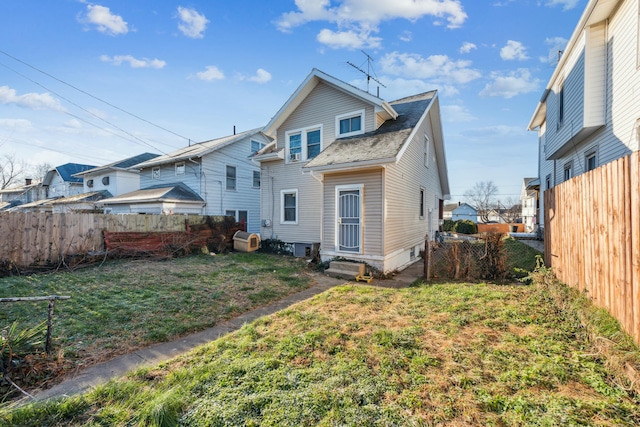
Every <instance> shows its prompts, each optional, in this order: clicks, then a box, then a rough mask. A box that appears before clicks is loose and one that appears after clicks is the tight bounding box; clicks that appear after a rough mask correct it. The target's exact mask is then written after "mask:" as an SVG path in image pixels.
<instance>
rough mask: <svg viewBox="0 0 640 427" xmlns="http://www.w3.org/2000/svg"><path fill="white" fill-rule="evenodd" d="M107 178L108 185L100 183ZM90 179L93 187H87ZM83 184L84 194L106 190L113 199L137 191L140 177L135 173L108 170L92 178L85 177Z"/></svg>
mask: <svg viewBox="0 0 640 427" xmlns="http://www.w3.org/2000/svg"><path fill="white" fill-rule="evenodd" d="M107 177H108V178H109V184H108V185H104V184H103V183H102V179H103V178H107ZM90 179H92V180H93V187H89V186H88V185H87V181H89V180H90ZM83 184H84V192H85V193H90V192H92V191H102V190H106V191H108V192H109V193H111V195H112V196H114V197H115V196H119V195H121V194H125V193H130V192H132V191H136V190H139V189H140V175H139V174H138V173H136V172H127V171H123V170H110V171H105V172H104V173H100V174H96V175H92V176H85V177H84V179H83Z"/></svg>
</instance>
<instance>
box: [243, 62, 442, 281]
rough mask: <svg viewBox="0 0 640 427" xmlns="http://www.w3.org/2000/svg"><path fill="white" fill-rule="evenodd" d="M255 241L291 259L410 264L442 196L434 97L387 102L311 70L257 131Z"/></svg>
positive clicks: (435, 219) (435, 220)
mask: <svg viewBox="0 0 640 427" xmlns="http://www.w3.org/2000/svg"><path fill="white" fill-rule="evenodd" d="M264 132H265V133H266V134H267V135H270V136H273V137H274V138H276V141H274V143H272V144H271V145H269V146H268V147H266V148H265V149H264V150H262V151H261V152H260V153H259V154H258V155H257V156H256V161H259V162H260V163H261V173H262V187H261V212H262V229H261V234H262V236H263V238H265V239H266V238H272V239H278V240H280V241H282V242H284V243H288V244H291V245H292V247H293V249H294V253H295V254H296V255H307V254H309V253H311V252H312V251H313V249H315V248H316V247H318V246H319V248H320V256H321V258H322V259H323V260H331V259H333V258H336V257H342V258H348V259H351V260H357V261H361V262H367V263H368V264H370V265H373V266H375V267H376V268H378V269H380V270H382V271H385V272H388V271H393V270H395V269H399V268H402V267H404V266H406V265H408V264H409V263H411V262H412V261H413V260H415V259H416V256H417V255H418V253H419V251H420V249H421V248H423V247H424V240H425V238H426V237H430V238H433V236H434V232H435V231H437V230H438V229H439V225H440V220H441V219H442V214H443V200H444V199H449V192H450V191H449V180H448V175H447V165H446V161H445V152H444V143H443V137H442V127H441V122H440V107H439V100H438V96H437V92H436V91H433V92H427V93H423V94H419V95H415V96H411V97H407V98H403V99H400V100H397V101H394V102H386V101H384V100H382V99H380V98H378V97H376V96H373V95H371V94H369V93H367V92H364V91H362V90H359V89H357V88H355V87H353V86H351V85H349V84H347V83H345V82H343V81H341V80H338V79H336V78H334V77H331V76H329V75H327V74H325V73H323V72H321V71H319V70H317V69H314V70H312V72H311V73H310V74H309V75H308V76H307V78H306V79H305V80H304V81H303V82H302V84H301V85H300V86H299V87H298V88H297V89H296V91H295V92H294V93H293V94H292V95H291V97H290V98H289V99H288V100H287V102H286V103H285V104H284V105H283V106H282V108H281V109H280V111H278V113H277V114H276V115H275V116H274V117H273V118H272V119H271V121H270V122H269V123H268V124H267V126H266V127H265V129H264Z"/></svg>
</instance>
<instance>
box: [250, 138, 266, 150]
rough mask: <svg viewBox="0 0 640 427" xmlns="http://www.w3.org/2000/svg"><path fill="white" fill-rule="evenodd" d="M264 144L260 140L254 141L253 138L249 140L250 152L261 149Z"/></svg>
mask: <svg viewBox="0 0 640 427" xmlns="http://www.w3.org/2000/svg"><path fill="white" fill-rule="evenodd" d="M265 145H266V144H265V143H264V142H262V141H256V140H254V139H252V140H251V152H252V153H257V152H258V151H260V150H262V149H263V148H264V146H265Z"/></svg>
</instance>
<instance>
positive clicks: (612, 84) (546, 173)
mask: <svg viewBox="0 0 640 427" xmlns="http://www.w3.org/2000/svg"><path fill="white" fill-rule="evenodd" d="M639 39H640V32H639V31H638V0H626V1H625V0H590V1H589V2H588V4H587V6H586V9H585V11H584V13H583V14H582V17H581V18H580V21H579V22H578V25H577V26H576V28H575V30H574V32H573V35H572V36H571V38H570V39H569V42H568V44H567V46H566V48H565V49H564V50H563V51H562V56H561V58H560V60H559V62H558V65H557V66H556V69H555V71H554V73H553V75H552V76H551V79H550V80H549V83H548V84H547V87H546V90H545V91H544V93H543V95H542V98H541V100H540V102H539V103H538V105H537V107H536V109H535V111H534V114H533V117H532V118H531V121H530V122H529V130H537V131H538V136H539V162H538V164H539V166H538V178H539V179H540V184H539V187H540V190H541V191H544V190H546V189H548V188H551V187H553V186H555V185H557V184H559V183H562V182H564V181H566V180H568V179H571V178H572V177H573V176H576V175H578V174H581V173H584V172H588V171H590V170H592V169H595V168H596V167H598V166H600V165H603V164H605V163H608V162H611V161H613V160H616V159H618V158H620V157H623V156H625V155H627V154H629V153H631V152H632V151H637V150H638V145H639V143H638V141H639V138H640V97H638V96H637V93H636V92H637V91H636V88H637V87H638V86H639V85H640V69H639V68H638V65H639V64H640V56H639V55H640V53H639V50H638V46H639V43H640V40H639ZM540 204H541V206H540V209H541V212H544V210H543V209H544V207H543V206H542V204H543V197H542V196H541V197H540ZM543 219H544V218H543V217H542V216H540V217H539V218H538V220H539V222H540V224H541V225H542V226H543V225H544V224H543Z"/></svg>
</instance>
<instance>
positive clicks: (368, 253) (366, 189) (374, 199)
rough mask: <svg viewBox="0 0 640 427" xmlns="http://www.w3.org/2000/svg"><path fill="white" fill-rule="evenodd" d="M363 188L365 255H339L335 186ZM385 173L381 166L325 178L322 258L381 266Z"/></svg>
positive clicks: (330, 175)
mask: <svg viewBox="0 0 640 427" xmlns="http://www.w3.org/2000/svg"><path fill="white" fill-rule="evenodd" d="M339 185H362V186H363V191H362V197H363V199H362V200H363V203H364V205H363V212H362V218H361V221H362V223H361V224H362V230H363V233H364V244H363V255H361V256H357V255H354V254H352V253H349V254H345V253H340V252H336V248H335V246H336V239H335V233H336V186H339ZM383 185H384V171H383V169H382V168H381V167H378V168H376V169H371V170H364V171H359V172H357V171H356V172H350V173H337V174H327V175H325V176H324V191H323V201H324V218H323V229H322V237H323V238H322V242H323V247H321V248H320V249H321V255H322V257H323V258H325V257H327V258H332V257H336V256H349V258H357V259H362V260H365V261H367V262H368V263H370V264H372V265H376V264H378V265H379V266H382V259H383V255H384V253H383V240H382V239H383V231H382V230H383V228H384V221H383V219H384V188H383Z"/></svg>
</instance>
